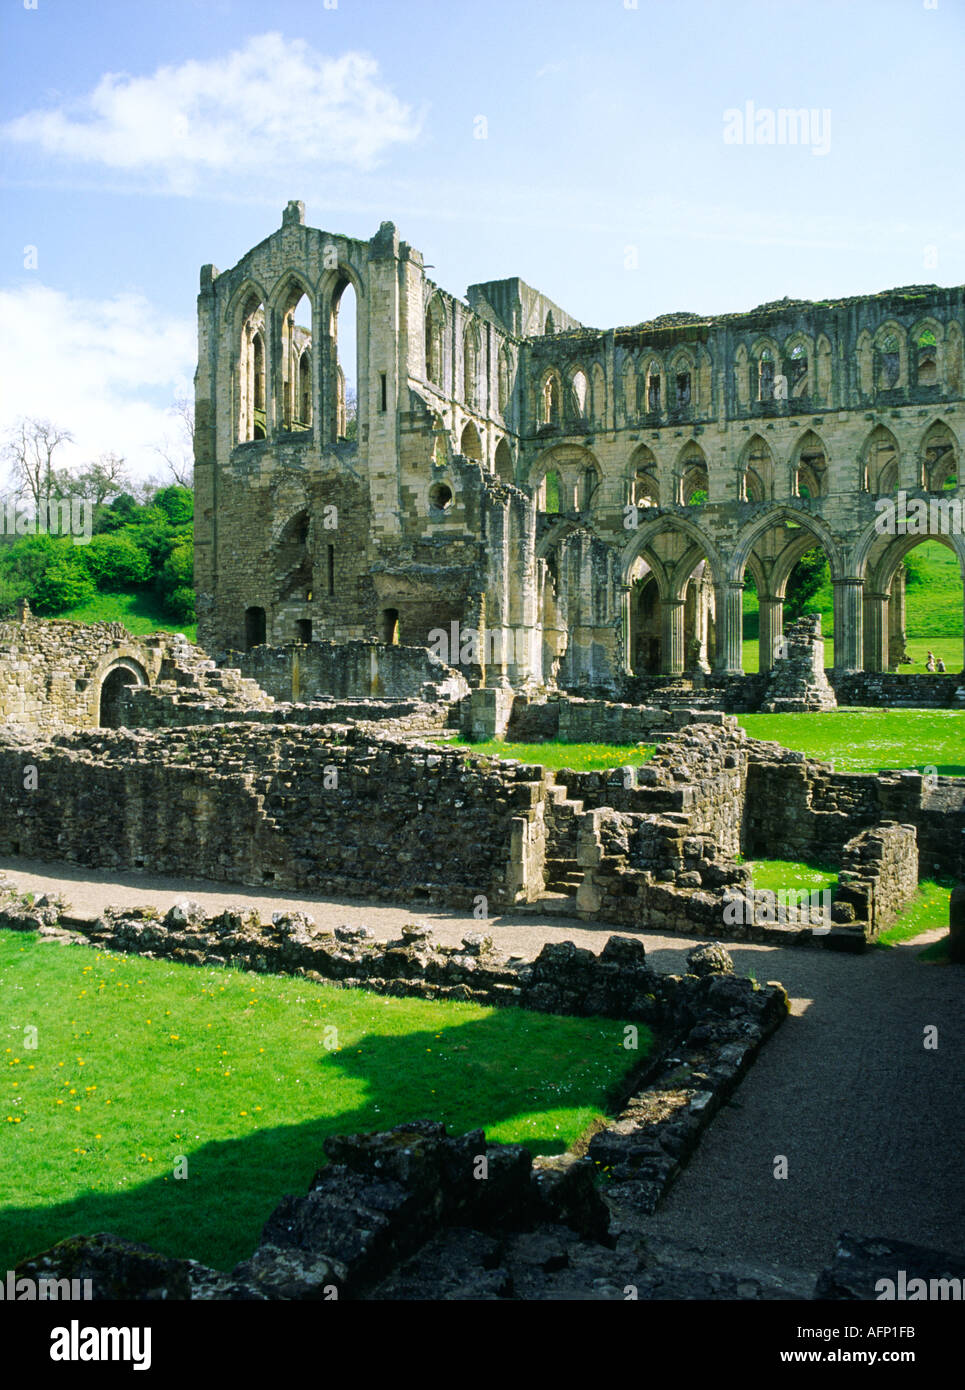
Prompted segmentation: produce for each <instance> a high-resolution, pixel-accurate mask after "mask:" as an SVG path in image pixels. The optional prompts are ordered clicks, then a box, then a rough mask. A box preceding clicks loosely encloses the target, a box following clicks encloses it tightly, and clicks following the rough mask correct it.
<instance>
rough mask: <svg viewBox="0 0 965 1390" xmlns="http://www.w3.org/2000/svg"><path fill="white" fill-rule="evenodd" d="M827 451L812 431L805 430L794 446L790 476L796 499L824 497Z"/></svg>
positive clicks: (819, 437) (826, 483) (826, 490)
mask: <svg viewBox="0 0 965 1390" xmlns="http://www.w3.org/2000/svg"><path fill="white" fill-rule="evenodd" d="M828 472H829V469H828V450H827V446H826V445H825V443H824V440H823V439H822V438H821V436H820V435H818V434H816V433H815V431H814V430H806V431H805V432H804V434H803V435H802V436H801V438H800V439H799V440H798V441H797V444H796V445H795V446H794V452H793V454H792V455H791V474H792V477H793V479H794V492H795V494H796V496H798V497H810V498H814V497H825V496H827V492H828Z"/></svg>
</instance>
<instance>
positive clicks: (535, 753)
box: [440, 738, 654, 772]
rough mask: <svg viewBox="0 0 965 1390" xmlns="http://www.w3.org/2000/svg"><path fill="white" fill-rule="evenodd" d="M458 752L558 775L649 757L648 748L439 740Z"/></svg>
mask: <svg viewBox="0 0 965 1390" xmlns="http://www.w3.org/2000/svg"><path fill="white" fill-rule="evenodd" d="M440 741H442V742H445V743H447V744H453V745H454V746H456V747H459V748H467V749H469V750H470V751H471V752H473V753H480V754H483V755H485V756H486V757H490V758H507V759H512V760H515V761H516V762H520V763H535V764H537V765H538V766H540V767H548V768H551V769H552V770H553V771H554V772H558V771H559V770H560V769H561V768H569V769H571V770H572V771H574V772H602V771H605V770H606V769H607V768H611V767H631V766H637V765H638V764H640V763H645V762H648V761H649V760H650V758H652V757H653V751H654V750H653V745H651V744H643V743H636V744H619V743H560V742H559V741H558V740H553V741H547V742H546V743H501V742H500V741H499V739H488V740H487V741H486V742H484V743H470V742H469V741H468V740H467V739H462V738H460V739H445V740H440Z"/></svg>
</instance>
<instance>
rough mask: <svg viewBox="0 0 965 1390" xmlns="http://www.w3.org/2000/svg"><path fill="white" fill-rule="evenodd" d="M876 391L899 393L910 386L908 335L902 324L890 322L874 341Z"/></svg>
mask: <svg viewBox="0 0 965 1390" xmlns="http://www.w3.org/2000/svg"><path fill="white" fill-rule="evenodd" d="M873 371H874V389H875V390H876V391H897V390H902V389H903V388H904V387H906V386H907V385H908V335H907V333H906V332H905V330H904V329H903V328H902V326H901V324H900V323H895V322H894V321H893V320H889V321H888V322H887V323H883V324H882V325H881V326H880V328H878V330H877V331H876V333H875V335H874V339H873Z"/></svg>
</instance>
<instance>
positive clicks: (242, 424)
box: [229, 283, 269, 443]
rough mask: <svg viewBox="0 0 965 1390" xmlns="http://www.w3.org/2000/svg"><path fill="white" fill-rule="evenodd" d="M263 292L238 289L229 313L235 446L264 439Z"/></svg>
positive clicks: (247, 286) (265, 335)
mask: <svg viewBox="0 0 965 1390" xmlns="http://www.w3.org/2000/svg"><path fill="white" fill-rule="evenodd" d="M265 304H266V296H265V294H264V291H263V290H262V289H261V288H260V287H258V286H256V285H254V284H252V283H246V284H245V285H244V286H242V289H241V292H240V294H239V295H238V296H237V297H236V300H235V303H234V305H233V306H229V313H231V316H232V319H233V320H234V324H235V335H236V341H237V343H238V365H237V372H236V388H237V389H236V405H237V415H236V421H237V424H236V431H237V433H236V438H237V441H238V443H244V442H246V441H249V440H255V439H266V438H267V437H268V390H269V374H268V315H267V312H266V308H265Z"/></svg>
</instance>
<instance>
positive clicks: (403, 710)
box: [120, 686, 458, 735]
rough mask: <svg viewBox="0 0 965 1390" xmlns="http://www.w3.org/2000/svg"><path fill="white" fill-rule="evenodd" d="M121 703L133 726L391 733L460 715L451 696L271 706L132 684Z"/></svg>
mask: <svg viewBox="0 0 965 1390" xmlns="http://www.w3.org/2000/svg"><path fill="white" fill-rule="evenodd" d="M120 707H121V711H122V715H121V720H122V724H123V727H125V728H128V729H184V728H190V727H191V726H192V725H194V724H207V725H214V724H237V723H244V724H301V725H319V724H355V723H365V724H380V725H382V726H383V728H384V730H385V732H386V733H387V734H389V735H396V734H402V733H421V732H427V733H428V732H430V731H440V732H441V731H442V730H443V729H445V728H447V727H449V726H451V725H452V723H453V719H454V717H458V715H457V711H456V707H455V706H453V705H452V704H451V703H449V702H448V701H439V702H437V703H434V704H429V703H427V702H426V701H424V700H362V699H356V700H351V699H345V700H313V701H312V702H311V703H310V704H296V705H292V704H275V705H273V706H272V707H271V708H268V709H256V708H253V707H251V706H249V705H243V704H233V703H229V702H228V701H225V700H221V701H215V700H212V699H211V698H210V697H209V696H207V694H206V693H205V692H195V691H169V690H161V689H157V688H151V687H150V686H128V687H127V689H126V690H124V691H123V692H122V695H121V700H120Z"/></svg>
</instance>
